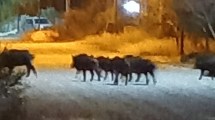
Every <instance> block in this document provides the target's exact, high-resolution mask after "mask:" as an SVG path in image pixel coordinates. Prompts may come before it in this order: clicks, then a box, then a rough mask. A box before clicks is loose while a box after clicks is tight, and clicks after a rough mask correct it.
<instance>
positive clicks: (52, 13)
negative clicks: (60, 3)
mask: <svg viewBox="0 0 215 120" xmlns="http://www.w3.org/2000/svg"><path fill="white" fill-rule="evenodd" d="M41 16H44V17H47V18H48V19H49V20H50V21H51V22H52V23H53V24H54V23H55V19H56V18H58V17H59V16H60V14H59V12H57V11H56V10H55V8H53V7H48V8H46V9H42V10H41Z"/></svg>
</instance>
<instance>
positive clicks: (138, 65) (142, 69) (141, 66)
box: [125, 55, 157, 85]
mask: <svg viewBox="0 0 215 120" xmlns="http://www.w3.org/2000/svg"><path fill="white" fill-rule="evenodd" d="M125 60H126V61H127V62H128V63H129V67H130V68H129V81H131V80H132V73H136V74H137V79H136V82H138V81H139V79H140V77H141V74H142V73H143V74H144V75H145V77H146V84H147V85H148V84H149V78H148V73H149V74H150V75H151V76H152V78H153V83H154V84H156V82H157V81H156V79H155V74H154V71H155V70H156V66H155V64H154V63H153V62H151V61H150V60H148V59H143V58H141V57H137V56H132V55H127V56H125Z"/></svg>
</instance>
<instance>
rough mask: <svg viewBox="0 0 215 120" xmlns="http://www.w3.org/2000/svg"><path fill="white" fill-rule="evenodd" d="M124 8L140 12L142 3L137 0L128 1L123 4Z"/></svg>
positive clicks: (131, 11) (132, 11)
mask: <svg viewBox="0 0 215 120" xmlns="http://www.w3.org/2000/svg"><path fill="white" fill-rule="evenodd" d="M123 8H124V9H125V10H127V11H128V12H130V13H139V12H140V4H139V3H137V2H135V1H129V2H126V3H125V4H124V5H123Z"/></svg>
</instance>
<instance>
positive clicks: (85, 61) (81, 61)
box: [70, 54, 101, 81]
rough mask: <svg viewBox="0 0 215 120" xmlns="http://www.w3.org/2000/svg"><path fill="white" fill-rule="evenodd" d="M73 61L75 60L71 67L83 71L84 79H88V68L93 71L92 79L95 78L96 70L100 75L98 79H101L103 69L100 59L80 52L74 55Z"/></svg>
mask: <svg viewBox="0 0 215 120" xmlns="http://www.w3.org/2000/svg"><path fill="white" fill-rule="evenodd" d="M72 61H73V62H72V64H71V65H70V67H71V68H76V70H77V72H79V71H83V76H84V81H86V72H87V70H89V71H90V73H91V79H90V81H92V80H93V77H94V71H95V72H96V74H97V75H98V80H99V81H100V73H101V69H100V67H99V62H98V60H96V59H94V58H93V56H88V55H87V54H79V55H75V56H73V55H72ZM76 74H77V73H76Z"/></svg>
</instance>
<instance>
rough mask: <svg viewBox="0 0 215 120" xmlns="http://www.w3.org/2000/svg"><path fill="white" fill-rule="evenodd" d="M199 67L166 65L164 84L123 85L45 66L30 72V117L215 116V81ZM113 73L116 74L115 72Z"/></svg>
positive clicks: (141, 119) (163, 119)
mask: <svg viewBox="0 0 215 120" xmlns="http://www.w3.org/2000/svg"><path fill="white" fill-rule="evenodd" d="M198 75H199V71H196V70H191V69H189V68H178V67H171V66H170V67H166V68H162V69H159V70H158V71H157V72H156V76H157V80H158V84H157V85H155V86H154V85H153V84H152V83H150V85H148V86H146V85H144V83H145V78H144V77H142V79H141V81H140V82H139V83H135V82H131V83H129V85H128V86H124V82H123V80H122V81H121V82H120V84H119V85H118V86H114V85H111V83H112V81H111V80H107V81H102V82H98V81H97V80H96V78H95V80H94V81H93V82H90V81H89V80H88V81H87V82H82V80H81V79H82V75H79V76H78V78H75V71H74V70H69V69H56V70H53V69H52V70H51V69H40V70H39V76H38V78H35V76H33V75H31V76H30V78H24V83H26V84H28V85H29V86H30V87H29V88H28V89H27V90H26V92H25V95H27V96H28V101H27V106H26V110H27V112H26V119H31V120H214V119H215V112H214V111H215V107H214V106H215V82H214V81H212V80H211V79H210V78H207V77H205V78H204V79H203V80H201V81H199V80H198ZM109 77H110V76H109Z"/></svg>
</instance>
